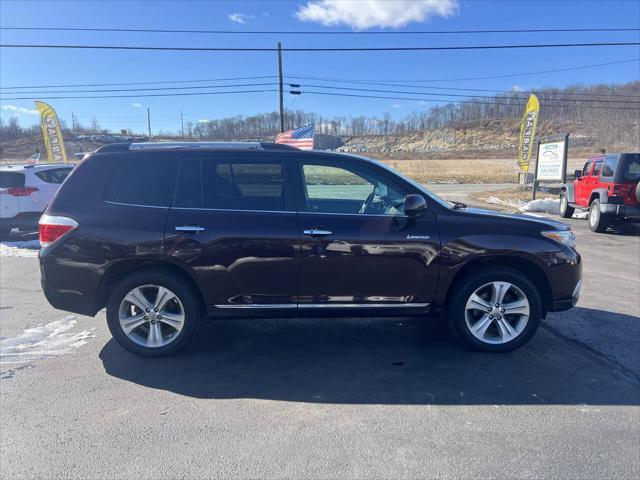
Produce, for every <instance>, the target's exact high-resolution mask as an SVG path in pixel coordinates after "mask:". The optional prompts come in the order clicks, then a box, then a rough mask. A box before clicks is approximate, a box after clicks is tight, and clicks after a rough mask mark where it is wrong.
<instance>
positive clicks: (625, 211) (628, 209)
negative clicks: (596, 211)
mask: <svg viewBox="0 0 640 480" xmlns="http://www.w3.org/2000/svg"><path fill="white" fill-rule="evenodd" d="M600 211H601V212H602V213H606V214H607V215H614V216H616V217H622V218H628V219H630V220H640V205H616V204H615V203H603V204H601V205H600Z"/></svg>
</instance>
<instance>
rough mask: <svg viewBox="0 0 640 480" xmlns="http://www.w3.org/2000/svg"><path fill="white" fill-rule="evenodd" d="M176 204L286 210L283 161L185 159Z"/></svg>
mask: <svg viewBox="0 0 640 480" xmlns="http://www.w3.org/2000/svg"><path fill="white" fill-rule="evenodd" d="M175 205H176V206H177V207H182V208H209V209H223V210H258V211H268V210H272V211H283V210H285V192H284V173H283V167H282V163H281V162H279V161H274V160H269V161H267V162H258V161H242V160H237V161H236V160H232V161H226V160H207V159H204V160H185V161H184V162H183V165H182V168H181V171H180V176H179V180H178V190H177V192H176V200H175Z"/></svg>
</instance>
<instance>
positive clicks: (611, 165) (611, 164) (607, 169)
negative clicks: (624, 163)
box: [600, 155, 618, 177]
mask: <svg viewBox="0 0 640 480" xmlns="http://www.w3.org/2000/svg"><path fill="white" fill-rule="evenodd" d="M617 165H618V155H609V156H608V157H607V158H606V160H605V161H604V164H603V165H602V173H601V174H600V176H601V177H613V175H614V174H615V172H616V166H617Z"/></svg>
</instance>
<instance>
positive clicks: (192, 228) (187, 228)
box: [175, 225, 206, 233]
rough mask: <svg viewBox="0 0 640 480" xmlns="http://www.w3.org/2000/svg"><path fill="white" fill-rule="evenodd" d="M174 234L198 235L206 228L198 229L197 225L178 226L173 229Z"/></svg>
mask: <svg viewBox="0 0 640 480" xmlns="http://www.w3.org/2000/svg"><path fill="white" fill-rule="evenodd" d="M175 230H176V232H186V233H198V232H204V231H205V230H206V228H204V227H200V226H198V225H180V226H178V227H176V228H175Z"/></svg>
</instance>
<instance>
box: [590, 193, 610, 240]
mask: <svg viewBox="0 0 640 480" xmlns="http://www.w3.org/2000/svg"><path fill="white" fill-rule="evenodd" d="M587 223H589V229H590V230H591V231H592V232H597V233H602V232H604V231H605V230H606V229H607V227H608V226H609V216H608V215H605V214H604V213H602V209H601V208H600V200H599V199H597V198H596V199H595V200H594V201H593V202H591V205H590V206H589V218H588V222H587Z"/></svg>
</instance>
